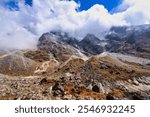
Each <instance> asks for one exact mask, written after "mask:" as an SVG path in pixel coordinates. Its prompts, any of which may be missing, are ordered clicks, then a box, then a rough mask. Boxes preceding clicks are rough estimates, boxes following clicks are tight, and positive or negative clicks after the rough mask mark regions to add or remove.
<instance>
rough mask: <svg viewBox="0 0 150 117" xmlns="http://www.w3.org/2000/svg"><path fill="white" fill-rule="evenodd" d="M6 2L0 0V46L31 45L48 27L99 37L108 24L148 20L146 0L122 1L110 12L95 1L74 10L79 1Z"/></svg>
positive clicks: (133, 23) (146, 22)
mask: <svg viewBox="0 0 150 117" xmlns="http://www.w3.org/2000/svg"><path fill="white" fill-rule="evenodd" d="M9 1H11V0H1V2H0V30H1V31H0V48H17V49H27V48H35V47H36V43H37V41H38V38H39V37H40V36H41V35H42V34H43V33H45V32H49V31H51V30H61V31H65V32H68V33H70V34H71V35H73V36H76V37H78V38H81V37H83V36H85V35H86V34H87V33H92V34H95V35H97V36H100V35H102V34H103V33H104V32H105V31H107V30H108V29H109V28H110V27H111V26H122V25H140V24H149V23H150V14H149V11H150V7H149V3H150V0H145V1H144V2H143V0H124V1H123V2H122V4H121V5H120V6H118V7H117V9H116V10H117V12H116V13H113V14H110V13H109V12H108V11H107V9H105V8H104V6H103V5H98V4H96V5H94V6H93V7H91V8H90V9H89V10H87V11H81V12H78V11H77V9H78V7H79V4H77V3H75V2H74V1H67V0H65V1H59V0H33V5H32V7H31V6H29V5H25V4H24V1H23V0H16V2H18V7H19V10H17V11H16V10H10V9H8V8H7V7H6V6H5V3H6V2H9ZM122 9H124V10H122Z"/></svg>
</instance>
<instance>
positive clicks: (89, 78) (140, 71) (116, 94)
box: [0, 25, 150, 100]
mask: <svg viewBox="0 0 150 117" xmlns="http://www.w3.org/2000/svg"><path fill="white" fill-rule="evenodd" d="M148 32H150V28H149V26H148V25H144V26H137V27H136V26H135V27H112V28H111V30H110V32H108V33H107V34H106V40H100V39H99V38H98V37H96V36H94V35H92V34H88V35H87V36H85V37H84V38H83V39H82V40H80V41H79V40H77V39H76V38H74V37H72V36H70V35H69V34H67V33H64V32H60V31H52V32H50V33H45V34H43V35H42V36H41V37H40V38H39V43H38V45H37V50H11V51H6V50H5V51H4V50H1V51H0V99H64V100H67V99H69V100H71V99H75V100H76V99H86V100H87V99H89V100H93V99H95V100H100V99H108V100H109V99H110V100H112V99H145V100H146V99H150V58H149V56H150V53H149V49H150V46H149V40H150V37H149V33H148ZM133 34H134V36H132V35H133ZM129 37H130V38H129ZM139 50H140V51H139ZM106 51H107V52H106Z"/></svg>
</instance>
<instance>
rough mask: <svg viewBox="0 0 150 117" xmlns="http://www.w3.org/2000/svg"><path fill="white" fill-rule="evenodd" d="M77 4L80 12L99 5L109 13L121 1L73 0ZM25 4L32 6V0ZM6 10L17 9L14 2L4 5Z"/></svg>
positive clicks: (27, 0)
mask: <svg viewBox="0 0 150 117" xmlns="http://www.w3.org/2000/svg"><path fill="white" fill-rule="evenodd" d="M75 1H76V2H77V3H80V4H81V6H80V8H79V10H80V11H82V10H88V9H89V8H91V7H92V6H93V5H95V4H101V5H103V6H104V7H105V8H106V9H107V10H108V11H111V10H112V9H114V8H116V7H117V6H118V5H119V4H120V3H121V2H122V0H75ZM25 3H26V4H28V5H32V0H25ZM6 5H7V7H8V8H10V9H14V8H16V9H17V8H18V7H17V3H16V2H13V1H11V2H9V3H7V4H6Z"/></svg>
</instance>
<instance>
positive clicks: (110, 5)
mask: <svg viewBox="0 0 150 117" xmlns="http://www.w3.org/2000/svg"><path fill="white" fill-rule="evenodd" d="M75 1H76V2H79V3H80V4H81V7H80V10H87V9H89V8H91V7H92V6H93V5H94V4H102V5H103V6H104V7H105V8H106V9H107V10H108V11H111V10H112V9H114V8H116V7H117V6H118V5H119V4H120V3H121V2H122V0H75Z"/></svg>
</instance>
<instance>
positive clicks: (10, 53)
mask: <svg viewBox="0 0 150 117" xmlns="http://www.w3.org/2000/svg"><path fill="white" fill-rule="evenodd" d="M16 52H18V50H16V51H13V52H9V53H7V54H4V55H2V56H0V59H2V58H5V57H7V56H10V55H12V54H14V53H16Z"/></svg>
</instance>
